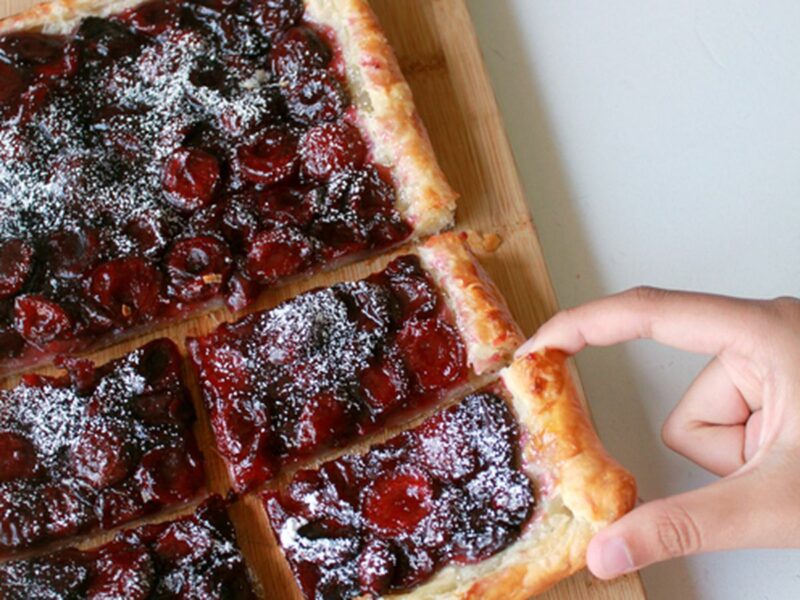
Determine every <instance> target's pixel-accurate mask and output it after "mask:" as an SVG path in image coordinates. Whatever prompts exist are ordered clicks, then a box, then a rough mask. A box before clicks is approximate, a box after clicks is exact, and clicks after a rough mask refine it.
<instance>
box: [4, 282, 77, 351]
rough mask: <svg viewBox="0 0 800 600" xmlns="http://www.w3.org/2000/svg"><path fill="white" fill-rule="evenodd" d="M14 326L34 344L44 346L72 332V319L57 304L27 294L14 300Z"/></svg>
mask: <svg viewBox="0 0 800 600" xmlns="http://www.w3.org/2000/svg"><path fill="white" fill-rule="evenodd" d="M14 328H15V329H16V330H17V331H18V332H19V334H20V335H21V336H22V337H24V338H25V339H26V340H27V341H28V342H29V343H31V344H33V345H34V346H39V347H41V346H44V345H46V344H49V343H50V342H52V341H53V340H58V339H64V338H66V337H69V335H70V334H71V333H72V319H71V318H70V316H69V315H68V314H67V312H66V311H65V310H64V309H63V308H62V307H61V306H59V305H58V304H56V303H55V302H53V301H51V300H47V299H46V298H44V297H42V296H37V295H34V294H28V295H25V296H19V297H17V298H16V300H14Z"/></svg>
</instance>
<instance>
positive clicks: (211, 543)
mask: <svg viewBox="0 0 800 600" xmlns="http://www.w3.org/2000/svg"><path fill="white" fill-rule="evenodd" d="M0 598H4V599H5V600H30V599H35V600H62V599H64V598H70V599H75V600H82V599H84V598H85V599H87V600H88V599H91V598H103V599H104V600H145V599H146V598H198V599H199V598H203V599H211V598H230V599H231V600H251V599H255V598H258V595H257V594H256V591H255V589H254V584H253V579H252V578H251V577H250V574H249V572H248V569H247V567H246V565H245V562H244V559H243V557H242V554H241V552H240V551H239V548H238V547H237V542H236V534H235V532H234V530H233V525H232V524H231V522H230V520H229V519H228V515H227V513H226V511H225V505H224V503H223V502H222V501H221V500H220V498H219V497H217V496H215V497H212V498H210V499H209V500H207V501H206V502H204V503H203V504H202V505H201V506H200V507H199V508H198V509H197V510H196V511H195V512H194V514H191V515H188V516H185V517H181V518H178V519H175V520H172V521H166V522H161V523H158V524H154V525H145V526H142V527H138V528H136V529H132V530H128V531H123V532H121V533H119V534H117V536H116V537H115V538H114V539H113V540H112V541H111V542H108V543H106V544H103V545H102V546H99V547H93V548H89V549H83V550H79V549H76V548H69V549H66V550H61V551H58V552H54V553H52V554H46V555H44V556H40V557H36V558H28V559H25V560H16V561H11V562H6V563H2V564H0Z"/></svg>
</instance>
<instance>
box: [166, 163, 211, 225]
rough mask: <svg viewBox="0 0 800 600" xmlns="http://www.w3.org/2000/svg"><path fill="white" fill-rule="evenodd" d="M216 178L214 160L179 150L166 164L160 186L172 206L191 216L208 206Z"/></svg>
mask: <svg viewBox="0 0 800 600" xmlns="http://www.w3.org/2000/svg"><path fill="white" fill-rule="evenodd" d="M219 177H220V172H219V163H218V162H217V159H216V158H215V157H213V156H212V155H210V154H208V153H207V152H204V151H202V150H198V149H197V148H179V149H178V150H176V151H175V152H173V153H172V156H170V157H169V159H168V160H167V163H166V165H165V167H164V177H163V180H162V183H163V186H164V192H165V194H166V196H167V199H168V200H169V202H170V203H171V204H172V205H173V206H175V207H176V208H178V209H180V210H183V211H186V212H194V211H196V210H198V209H200V208H203V207H204V206H208V204H209V203H210V202H211V200H212V198H213V197H214V190H215V189H216V186H217V182H218V181H219Z"/></svg>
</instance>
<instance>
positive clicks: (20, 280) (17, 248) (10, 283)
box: [0, 239, 33, 298]
mask: <svg viewBox="0 0 800 600" xmlns="http://www.w3.org/2000/svg"><path fill="white" fill-rule="evenodd" d="M32 264H33V248H31V247H30V246H29V245H28V244H26V243H25V242H23V241H22V240H18V239H13V240H9V241H7V242H5V243H3V244H2V245H0V298H8V297H10V296H13V295H14V294H16V293H17V292H19V291H20V290H21V289H22V286H23V285H24V284H25V281H26V280H27V279H28V275H29V274H30V272H31V267H32Z"/></svg>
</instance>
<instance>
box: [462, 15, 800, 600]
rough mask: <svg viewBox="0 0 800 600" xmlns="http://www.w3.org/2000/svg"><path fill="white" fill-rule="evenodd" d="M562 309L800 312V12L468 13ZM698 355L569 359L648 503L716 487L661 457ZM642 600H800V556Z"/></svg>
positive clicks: (636, 350) (752, 563) (715, 568)
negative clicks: (635, 292)
mask: <svg viewBox="0 0 800 600" xmlns="http://www.w3.org/2000/svg"><path fill="white" fill-rule="evenodd" d="M468 5H469V9H470V12H471V13H472V16H473V19H474V22H475V27H476V29H477V31H478V37H479V39H480V43H481V47H482V50H483V54H484V57H485V60H486V64H487V67H488V69H489V73H490V75H491V78H492V82H493V85H494V89H495V93H496V94H497V98H498V101H499V104H500V108H501V111H502V113H503V116H504V119H505V123H506V129H507V131H508V134H509V136H510V139H511V144H512V147H513V150H514V154H515V157H516V160H517V164H518V166H519V170H520V173H521V176H522V179H523V183H524V185H525V188H526V191H527V194H528V198H529V201H530V206H531V210H532V212H533V215H534V220H535V222H536V224H537V228H538V230H539V236H540V238H541V241H542V244H543V246H544V252H545V255H546V258H547V262H548V264H549V267H550V270H551V275H552V278H553V280H554V283H555V287H556V291H557V293H558V298H559V301H560V302H561V305H562V306H570V305H574V304H577V303H580V302H582V301H585V300H588V299H590V298H594V297H597V296H601V295H604V294H607V293H611V292H615V291H619V290H622V289H625V288H627V287H630V286H634V285H637V284H642V283H646V284H651V285H658V286H664V287H674V288H687V289H696V290H707V291H713V292H719V293H725V294H734V295H742V296H754V297H772V296H776V295H782V294H791V295H796V296H800V2H796V1H795V0H783V1H781V0H774V1H768V0H750V1H743V0H660V1H656V0H637V1H635V2H631V1H630V0H605V1H603V2H598V1H593V0H582V1H581V0H468ZM705 360H706V359H705V357H699V356H692V355H687V354H682V353H679V352H677V351H673V350H670V349H666V348H663V347H659V346H656V345H654V344H651V343H646V342H637V343H635V344H629V345H627V346H623V347H617V348H612V349H602V350H598V349H596V350H588V351H586V352H584V353H583V354H582V355H581V356H580V357H579V359H578V365H579V368H580V371H581V375H582V378H583V383H584V386H585V388H586V391H587V395H588V396H589V400H590V402H591V405H592V407H593V412H594V416H595V418H596V421H597V424H598V427H599V429H600V433H601V437H602V438H603V440H604V441H605V443H606V445H607V446H608V448H609V449H610V450H611V451H612V452H613V454H614V455H615V456H616V457H618V458H619V459H620V460H621V461H622V462H623V463H624V464H625V465H626V466H627V467H628V468H630V469H631V470H632V471H633V472H634V474H635V475H636V477H637V479H638V481H639V484H640V495H641V497H642V498H643V499H645V500H647V499H653V498H656V497H659V496H664V495H667V494H672V493H675V492H679V491H683V490H687V489H690V488H693V487H697V486H699V485H702V484H703V483H706V482H708V481H710V480H711V476H710V475H708V474H707V473H705V472H704V471H702V470H701V469H699V468H697V467H695V466H694V465H692V464H691V463H689V462H688V461H686V460H684V459H682V458H680V457H678V456H676V455H674V454H672V453H670V452H669V451H668V450H667V449H665V448H664V447H663V446H662V445H661V443H660V441H659V431H660V428H661V423H662V422H663V419H664V417H665V416H666V415H667V414H668V412H669V411H670V409H671V408H672V407H673V405H674V404H675V402H676V401H677V400H678V399H679V398H680V397H681V394H682V392H683V390H684V389H685V387H686V386H687V385H688V384H689V382H690V381H691V380H692V378H693V377H694V376H695V374H696V373H697V371H698V370H699V369H700V368H701V366H702V365H703V364H704V363H705ZM642 575H643V577H644V582H645V586H646V588H647V591H648V596H649V597H650V598H651V599H652V600H675V599H689V600H691V599H693V598H703V599H712V600H717V599H719V600H722V599H724V600H729V599H738V598H742V599H750V598H752V599H759V600H760V599H771V600H784V599H785V600H797V599H798V598H800V551H778V550H760V551H738V552H730V553H720V554H713V555H706V556H700V557H695V558H689V559H684V560H677V561H672V562H670V563H668V564H663V565H660V566H655V567H651V568H648V569H645V570H644V571H643V573H642Z"/></svg>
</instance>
